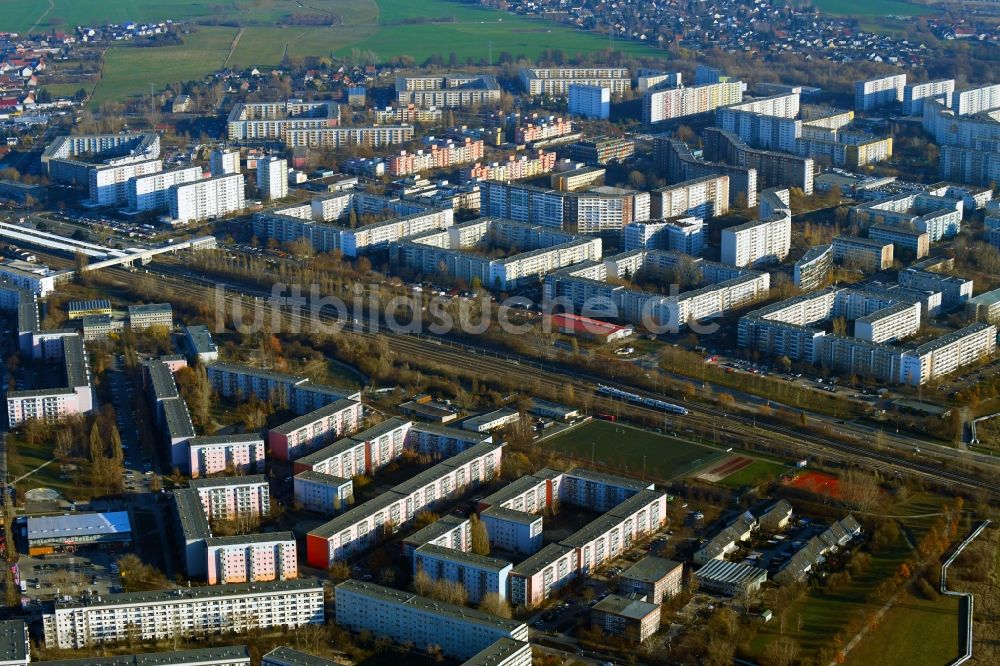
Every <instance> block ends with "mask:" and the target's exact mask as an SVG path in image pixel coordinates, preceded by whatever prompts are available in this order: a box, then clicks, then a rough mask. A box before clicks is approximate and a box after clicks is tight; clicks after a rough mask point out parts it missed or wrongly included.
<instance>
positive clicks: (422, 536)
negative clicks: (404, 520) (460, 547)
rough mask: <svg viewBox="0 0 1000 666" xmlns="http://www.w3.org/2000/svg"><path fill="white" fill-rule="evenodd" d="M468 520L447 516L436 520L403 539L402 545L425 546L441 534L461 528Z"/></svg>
mask: <svg viewBox="0 0 1000 666" xmlns="http://www.w3.org/2000/svg"><path fill="white" fill-rule="evenodd" d="M468 522H469V519H468V518H461V517H459V516H453V515H451V514H448V515H447V516H442V517H441V518H439V519H438V520H435V521H434V522H433V523H431V524H430V525H428V526H426V527H422V528H421V529H419V530H417V531H416V532H414V533H413V534H411V535H410V536H408V537H406V538H405V539H403V542H404V543H411V544H412V543H419V544H425V543H430V542H431V541H433V540H434V539H437V538H438V537H439V536H441V535H442V534H447V533H448V532H451V531H452V530H455V529H458V528H459V527H462V525H463V524H465V523H468Z"/></svg>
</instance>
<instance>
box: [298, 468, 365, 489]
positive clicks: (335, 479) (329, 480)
mask: <svg viewBox="0 0 1000 666" xmlns="http://www.w3.org/2000/svg"><path fill="white" fill-rule="evenodd" d="M295 478H296V479H302V480H303V481H308V482H310V483H321V484H323V485H324V486H333V487H336V488H339V487H340V486H343V485H344V484H345V483H351V480H350V479H344V478H341V477H339V476H333V475H332V474H323V473H321V472H314V471H312V470H311V469H307V470H305V471H302V472H299V473H298V474H296V475H295Z"/></svg>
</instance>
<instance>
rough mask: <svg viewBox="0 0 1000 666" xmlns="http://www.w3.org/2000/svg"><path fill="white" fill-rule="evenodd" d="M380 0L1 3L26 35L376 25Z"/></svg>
mask: <svg viewBox="0 0 1000 666" xmlns="http://www.w3.org/2000/svg"><path fill="white" fill-rule="evenodd" d="M377 13H378V10H377V8H376V7H375V3H374V0H310V2H309V3H308V6H305V5H304V4H301V3H296V2H293V1H292V0H228V1H226V2H218V1H216V0H130V1H129V2H116V1H115V0H87V2H81V1H80V0H50V1H49V2H38V0H6V1H5V2H3V3H0V25H3V26H4V29H5V30H16V31H18V32H26V31H29V30H32V29H35V30H50V29H53V28H62V29H66V28H72V27H73V26H76V25H100V24H104V23H124V22H127V21H137V22H145V21H165V20H167V19H171V20H174V21H194V22H209V23H220V22H226V23H230V22H232V23H234V24H239V25H274V24H275V23H276V22H278V21H279V20H282V19H287V17H289V16H290V15H292V14H299V15H313V16H323V17H329V20H330V24H331V25H336V24H341V23H343V24H349V23H354V22H358V21H361V20H368V21H371V20H374V17H375V16H376V15H377Z"/></svg>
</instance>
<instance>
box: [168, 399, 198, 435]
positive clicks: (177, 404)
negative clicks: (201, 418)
mask: <svg viewBox="0 0 1000 666" xmlns="http://www.w3.org/2000/svg"><path fill="white" fill-rule="evenodd" d="M163 415H164V417H165V418H166V420H167V430H168V431H169V434H170V436H171V437H173V438H184V437H186V438H188V439H190V438H192V437H194V436H195V435H196V434H197V433H196V432H195V431H194V424H193V423H192V422H191V412H189V411H188V408H187V403H186V402H184V399H183V398H180V397H174V398H168V399H167V400H164V401H163Z"/></svg>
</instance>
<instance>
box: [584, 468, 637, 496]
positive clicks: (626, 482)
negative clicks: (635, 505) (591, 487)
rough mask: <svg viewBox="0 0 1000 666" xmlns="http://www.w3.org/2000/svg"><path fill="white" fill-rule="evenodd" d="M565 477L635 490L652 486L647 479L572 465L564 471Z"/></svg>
mask: <svg viewBox="0 0 1000 666" xmlns="http://www.w3.org/2000/svg"><path fill="white" fill-rule="evenodd" d="M566 477H567V478H575V479H583V480H585V481H593V482H595V483H603V484H605V485H611V486H615V487H617V488H628V489H631V490H634V491H636V492H638V491H640V490H651V489H652V488H653V484H652V483H649V482H647V481H640V480H639V479H629V478H626V477H624V476H617V475H615V474H605V473H604V472H598V471H595V470H591V469H586V468H583V467H574V468H573V469H571V470H570V471H568V472H566Z"/></svg>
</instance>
